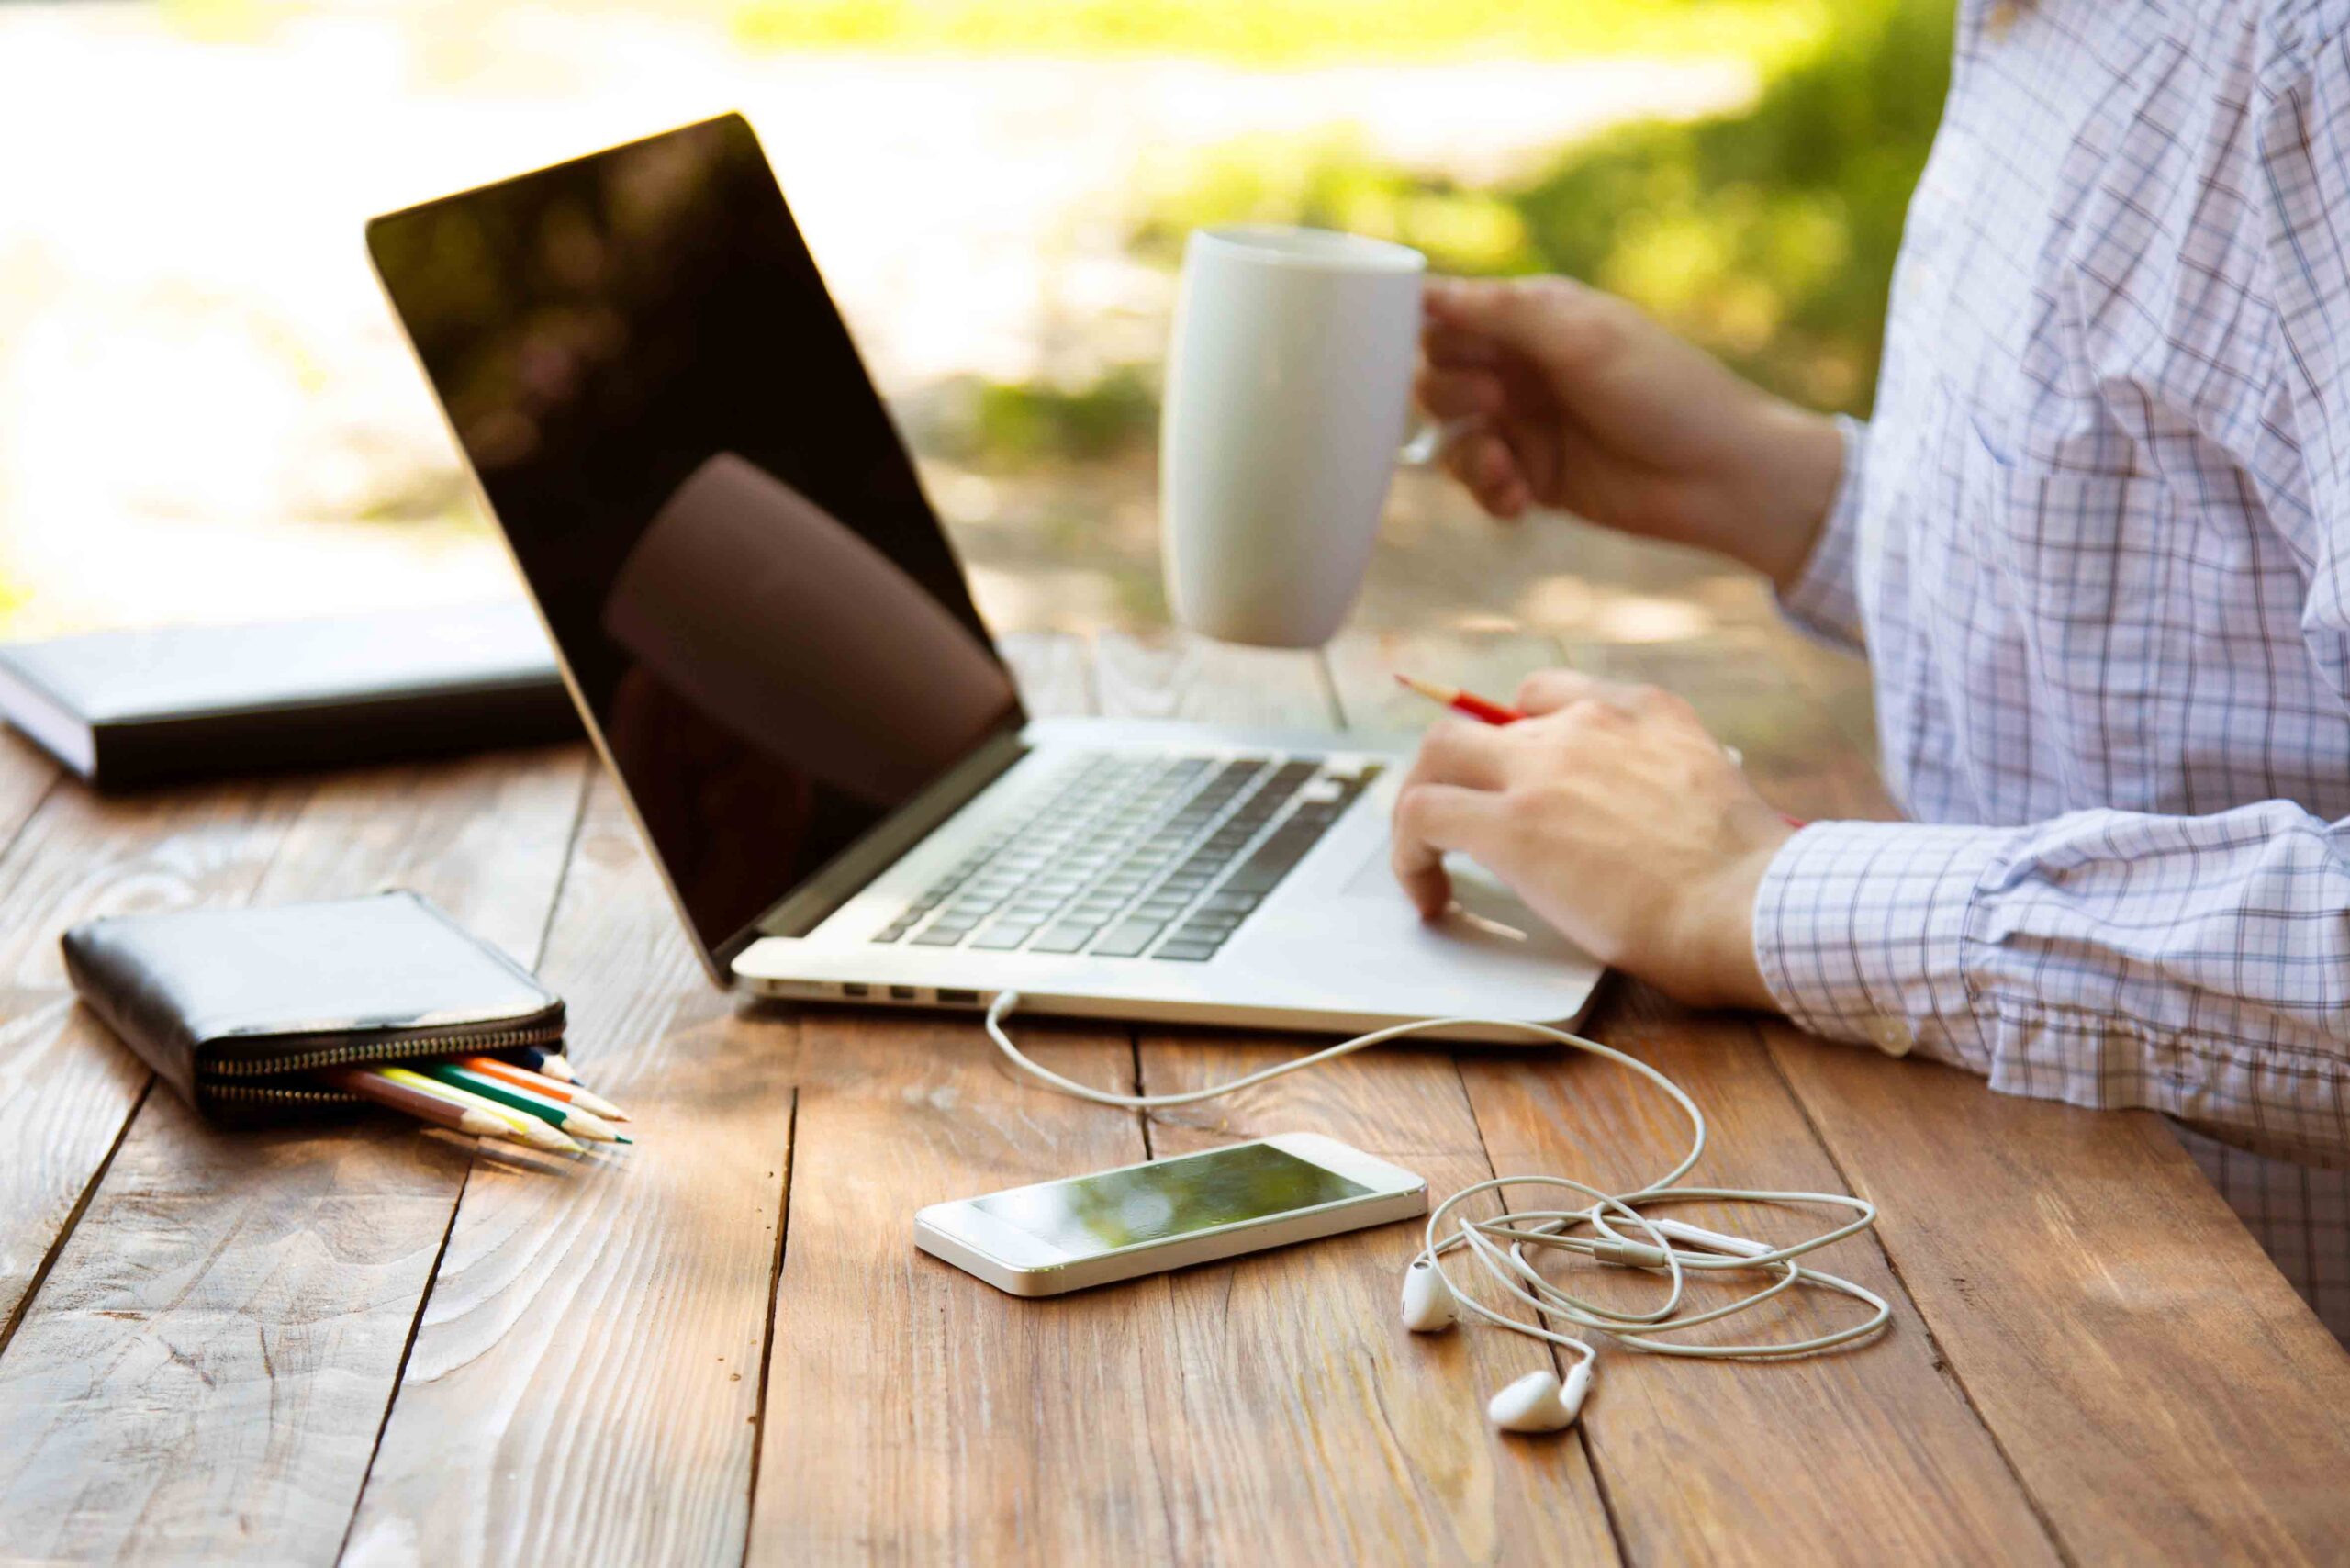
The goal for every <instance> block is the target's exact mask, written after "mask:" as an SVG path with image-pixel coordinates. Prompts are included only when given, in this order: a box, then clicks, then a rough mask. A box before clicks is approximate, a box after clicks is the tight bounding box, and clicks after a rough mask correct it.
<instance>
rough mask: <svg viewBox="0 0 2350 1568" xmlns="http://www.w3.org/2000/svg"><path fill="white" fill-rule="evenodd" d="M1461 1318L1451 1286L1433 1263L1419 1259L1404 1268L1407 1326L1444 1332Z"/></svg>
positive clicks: (1405, 1325) (1420, 1329)
mask: <svg viewBox="0 0 2350 1568" xmlns="http://www.w3.org/2000/svg"><path fill="white" fill-rule="evenodd" d="M1458 1322H1460V1303H1458V1302H1456V1301H1454V1300H1453V1298H1452V1287H1451V1286H1450V1285H1448V1284H1446V1283H1445V1282H1444V1276H1443V1275H1442V1274H1440V1273H1438V1272H1437V1268H1436V1265H1435V1264H1434V1263H1431V1262H1430V1261H1428V1260H1427V1259H1426V1258H1420V1259H1416V1260H1414V1261H1413V1264H1412V1266H1411V1267H1410V1268H1408V1269H1406V1270H1404V1327H1406V1328H1408V1329H1410V1330H1411V1331H1412V1332H1413V1333H1415V1334H1441V1333H1442V1332H1444V1331H1445V1330H1446V1329H1448V1328H1449V1327H1452V1326H1453V1325H1454V1324H1456V1323H1458Z"/></svg>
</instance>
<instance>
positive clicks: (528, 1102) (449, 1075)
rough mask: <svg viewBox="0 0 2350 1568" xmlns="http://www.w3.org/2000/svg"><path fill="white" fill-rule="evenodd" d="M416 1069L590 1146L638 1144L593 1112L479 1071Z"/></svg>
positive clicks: (440, 1066)
mask: <svg viewBox="0 0 2350 1568" xmlns="http://www.w3.org/2000/svg"><path fill="white" fill-rule="evenodd" d="M416 1070H417V1071H419V1072H420V1073H422V1074H424V1076H425V1077H427V1078H430V1079H433V1080H435V1081H439V1082H442V1083H445V1084H447V1085H448V1086H449V1087H450V1088H452V1089H461V1090H463V1091H464V1092H466V1093H468V1094H478V1095H480V1096H481V1097H482V1098H483V1099H485V1100H489V1101H494V1102H495V1103H498V1104H500V1105H504V1106H506V1107H507V1108H508V1109H509V1110H514V1111H520V1112H521V1113H522V1114H524V1115H526V1116H536V1117H537V1118H538V1119H539V1120H541V1121H543V1122H544V1123H546V1124H547V1125H548V1126H554V1127H560V1128H562V1129H563V1130H564V1131H565V1132H566V1133H569V1134H570V1135H571V1136H573V1137H584V1138H586V1139H588V1141H589V1142H590V1143H633V1142H634V1141H635V1140H634V1139H633V1138H625V1137H621V1136H620V1134H618V1133H616V1132H614V1131H612V1129H611V1127H610V1126H609V1125H608V1124H607V1123H606V1122H605V1121H604V1118H603V1117H601V1116H599V1115H597V1114H595V1113H594V1112H592V1111H588V1110H585V1109H583V1108H581V1107H579V1106H576V1105H566V1104H565V1103H563V1102H562V1101H560V1100H551V1099H549V1098H548V1097H547V1096H545V1095H543V1094H536V1093H533V1092H531V1091H530V1090H528V1089H518V1088H516V1087H515V1086H514V1085H513V1084H510V1083H508V1082H505V1081H501V1080H499V1079H495V1078H492V1077H491V1076H490V1075H489V1074H487V1073H486V1072H476V1071H475V1070H473V1069H472V1068H469V1067H461V1066H459V1065H458V1064H457V1063H455V1062H453V1061H430V1062H420V1063H418V1064H417V1068H416Z"/></svg>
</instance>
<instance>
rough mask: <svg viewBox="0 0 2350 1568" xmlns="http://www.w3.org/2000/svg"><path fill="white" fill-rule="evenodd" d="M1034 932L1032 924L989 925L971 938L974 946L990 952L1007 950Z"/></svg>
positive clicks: (1025, 939) (1018, 944)
mask: <svg viewBox="0 0 2350 1568" xmlns="http://www.w3.org/2000/svg"><path fill="white" fill-rule="evenodd" d="M1035 934H1036V928H1035V926H1033V925H990V926H989V927H988V928H987V929H986V930H985V931H982V932H980V933H979V935H977V936H975V937H973V938H972V939H971V946H973V947H974V948H977V949H981V950H984V951H986V952H990V953H1004V952H1009V951H1011V950H1012V949H1013V948H1014V947H1017V946H1020V944H1022V943H1023V942H1025V941H1027V940H1028V938H1030V937H1031V936H1034V935H1035Z"/></svg>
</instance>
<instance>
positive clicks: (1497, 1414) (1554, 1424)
mask: <svg viewBox="0 0 2350 1568" xmlns="http://www.w3.org/2000/svg"><path fill="white" fill-rule="evenodd" d="M1590 1392H1591V1363H1590V1362H1589V1361H1577V1362H1576V1363H1575V1364H1574V1368H1573V1370H1572V1371H1571V1372H1568V1373H1567V1381H1566V1383H1565V1385H1564V1386H1561V1384H1560V1383H1559V1374H1558V1373H1557V1372H1552V1371H1551V1370H1550V1368H1549V1367H1544V1368H1543V1369H1542V1370H1541V1371H1539V1372H1527V1374H1526V1375H1525V1376H1524V1377H1522V1378H1519V1379H1518V1380H1517V1381H1516V1383H1511V1384H1510V1385H1509V1386H1508V1387H1507V1388H1505V1389H1503V1390H1502V1391H1501V1392H1500V1393H1499V1394H1494V1397H1493V1398H1492V1400H1491V1401H1489V1402H1488V1403H1487V1404H1486V1406H1485V1415H1486V1417H1488V1418H1489V1419H1491V1420H1492V1422H1493V1423H1494V1426H1496V1427H1499V1428H1501V1429H1502V1430H1503V1431H1505V1432H1562V1431H1564V1430H1566V1429H1567V1428H1569V1427H1572V1426H1573V1425H1574V1424H1575V1417H1578V1416H1580V1415H1582V1414H1583V1395H1585V1394H1589V1393H1590Z"/></svg>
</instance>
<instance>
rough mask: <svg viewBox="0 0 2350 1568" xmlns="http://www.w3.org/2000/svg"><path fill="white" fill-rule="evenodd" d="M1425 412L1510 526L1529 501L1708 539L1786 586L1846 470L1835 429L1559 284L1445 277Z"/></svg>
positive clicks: (1424, 352) (1431, 304) (1677, 536)
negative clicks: (1445, 430) (1447, 432)
mask: <svg viewBox="0 0 2350 1568" xmlns="http://www.w3.org/2000/svg"><path fill="white" fill-rule="evenodd" d="M1420 346H1421V363H1420V369H1419V375H1418V380H1417V383H1416V393H1417V396H1418V398H1419V401H1420V403H1421V406H1422V407H1424V408H1425V409H1427V411H1428V412H1429V413H1430V414H1431V415H1433V416H1434V417H1435V418H1437V419H1438V420H1442V421H1444V422H1445V423H1446V424H1447V425H1448V426H1449V427H1455V429H1456V431H1457V433H1455V434H1454V435H1453V436H1452V437H1451V438H1450V439H1449V441H1448V442H1447V443H1446V447H1445V452H1444V455H1443V462H1444V465H1445V466H1446V468H1447V469H1449V471H1450V472H1451V474H1452V475H1453V476H1454V477H1456V478H1458V479H1459V480H1460V482H1461V484H1462V485H1464V486H1466V487H1468V489H1469V491H1470V493H1471V494H1472V496H1474V497H1475V498H1476V499H1477V502H1478V504H1479V505H1480V506H1482V507H1483V508H1484V509H1485V510H1487V511H1488V512H1491V513H1492V514H1493V515H1494V516H1495V517H1501V518H1516V517H1519V516H1521V515H1523V514H1524V512H1525V511H1526V510H1527V508H1528V507H1530V506H1536V505H1539V506H1544V507H1552V508H1558V509H1561V510H1566V511H1571V512H1573V513H1574V514H1575V515H1577V516H1578V517H1582V518H1584V519H1586V520H1588V521H1592V522H1595V523H1598V524H1600V525H1601V526H1602V527H1606V528H1612V529H1616V530H1618V531H1620V532H1626V533H1635V534H1641V535H1645V536H1648V537H1651V538H1656V539H1667V540H1671V541H1673V542H1674V543H1683V544H1695V545H1698V546H1701V547H1703V548H1705V549H1708V550H1712V551H1715V552H1717V553H1718V554H1725V555H1728V556H1730V557H1731V558H1732V559H1735V560H1739V561H1743V562H1744V563H1746V564H1747V565H1748V566H1752V567H1754V568H1755V569H1757V570H1758V571H1761V572H1762V573H1764V574H1766V575H1767V576H1769V577H1771V578H1772V580H1773V581H1774V582H1776V583H1778V584H1780V585H1781V586H1783V587H1784V586H1785V585H1786V584H1787V583H1788V582H1790V581H1791V580H1792V579H1793V578H1794V577H1795V575H1796V572H1798V571H1799V570H1800V569H1801V567H1802V566H1803V563H1804V560H1805V559H1806V557H1807V556H1808V555H1809V554H1810V553H1811V544H1812V541H1813V539H1814V538H1815V537H1816V536H1817V534H1818V531H1819V525H1820V521H1821V520H1822V519H1823V518H1824V517H1825V516H1826V515H1827V511H1828V506H1829V503H1830V500H1831V499H1833V498H1834V496H1835V493H1836V484H1837V480H1838V478H1839V476H1841V473H1842V471H1843V461H1844V456H1843V440H1842V437H1841V435H1840V433H1839V432H1838V431H1837V429H1836V426H1835V423H1834V421H1832V420H1829V419H1827V418H1825V417H1824V416H1822V415H1818V414H1814V413H1810V412H1807V410H1804V409H1798V408H1796V407H1795V406H1794V405H1792V404H1789V403H1786V402H1784V401H1782V400H1781V399H1779V398H1774V397H1773V396H1771V395H1770V394H1769V393H1766V392H1764V391H1763V390H1762V388H1761V387H1759V386H1754V385H1752V384H1751V383H1750V382H1747V381H1743V380H1741V379H1740V378H1739V377H1738V376H1736V375H1732V374H1731V373H1730V372H1729V370H1727V369H1725V368H1724V367H1723V366H1722V365H1721V364H1720V363H1719V362H1718V361H1717V360H1715V359H1714V358H1712V356H1710V355H1708V354H1707V353H1703V352H1702V351H1700V350H1698V349H1696V348H1694V347H1692V346H1691V345H1690V344H1688V343H1685V342H1682V341H1681V340H1680V339H1679V338H1676V337H1674V336H1673V334H1672V333H1670V332H1668V331H1666V330H1664V329H1663V328H1662V327H1659V326H1658V325H1656V324H1655V323H1654V322H1653V321H1651V320H1650V319H1648V318H1647V317H1646V316H1644V315H1642V314H1641V313H1640V312H1639V310H1637V309H1636V308H1633V307H1632V306H1631V305H1629V304H1628V303H1626V302H1625V301H1623V300H1621V299H1618V298H1616V297H1614V296H1612V295H1608V294H1605V293H1602V292H1601V291H1599V290H1597V289H1593V288H1586V287H1584V286H1583V285H1581V284H1578V283H1575V282H1573V281H1572V280H1571V279H1568V278H1562V277H1537V278H1518V279H1512V280H1509V281H1506V282H1492V281H1470V280H1462V279H1448V278H1432V279H1430V280H1429V282H1428V284H1427V294H1426V320H1425V322H1424V324H1423V328H1422V331H1421V345H1420Z"/></svg>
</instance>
